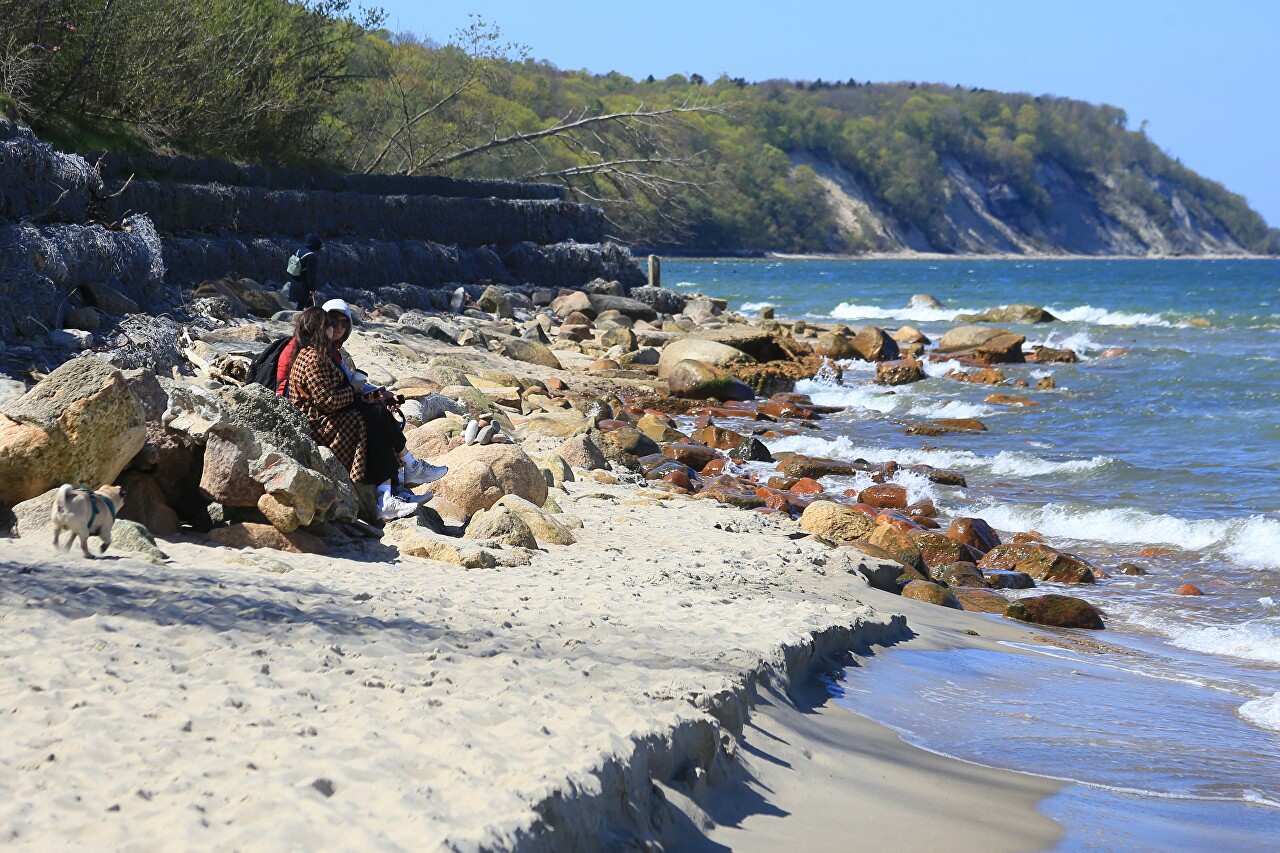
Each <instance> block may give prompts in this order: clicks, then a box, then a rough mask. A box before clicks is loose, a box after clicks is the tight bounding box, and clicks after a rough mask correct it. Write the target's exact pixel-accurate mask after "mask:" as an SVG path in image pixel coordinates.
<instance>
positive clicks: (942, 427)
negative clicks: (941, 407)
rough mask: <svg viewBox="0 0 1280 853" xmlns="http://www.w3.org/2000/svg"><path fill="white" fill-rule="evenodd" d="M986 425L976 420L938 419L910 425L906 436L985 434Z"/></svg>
mask: <svg viewBox="0 0 1280 853" xmlns="http://www.w3.org/2000/svg"><path fill="white" fill-rule="evenodd" d="M986 431H987V425H986V424H984V423H983V422H982V421H980V420H977V419H976V418H938V419H937V420H934V421H927V422H925V423H919V424H911V425H910V426H908V427H907V435H925V436H939V435H951V434H952V433H961V434H963V433H972V432H986Z"/></svg>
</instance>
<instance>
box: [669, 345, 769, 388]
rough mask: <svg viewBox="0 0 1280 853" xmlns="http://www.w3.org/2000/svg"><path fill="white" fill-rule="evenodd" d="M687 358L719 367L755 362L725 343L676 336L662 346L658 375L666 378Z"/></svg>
mask: <svg viewBox="0 0 1280 853" xmlns="http://www.w3.org/2000/svg"><path fill="white" fill-rule="evenodd" d="M687 358H691V359H693V360H695V361H700V362H702V363H704V364H709V365H711V366H712V367H718V368H721V369H728V368H730V367H731V366H733V365H735V364H753V363H755V359H754V358H752V357H751V356H749V355H747V354H746V353H745V352H743V351H742V350H739V349H735V348H734V347H731V346H729V345H727V344H722V343H718V342H716V341H708V340H703V339H702V338H677V339H676V340H674V341H671V342H670V343H668V344H667V345H666V346H664V347H663V348H662V354H661V355H660V356H659V358H658V377H659V378H661V379H666V378H667V377H668V376H670V375H671V371H672V370H674V369H675V366H676V365H677V364H679V363H680V362H682V361H684V360H685V359H687Z"/></svg>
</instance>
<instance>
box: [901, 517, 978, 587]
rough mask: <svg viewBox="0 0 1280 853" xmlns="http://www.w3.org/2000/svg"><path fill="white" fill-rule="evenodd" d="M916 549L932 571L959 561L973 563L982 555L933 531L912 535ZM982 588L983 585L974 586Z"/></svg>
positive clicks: (918, 532) (923, 531)
mask: <svg viewBox="0 0 1280 853" xmlns="http://www.w3.org/2000/svg"><path fill="white" fill-rule="evenodd" d="M912 539H913V541H914V542H915V543H916V547H917V548H919V549H920V557H921V559H923V560H924V564H925V565H926V566H928V567H929V568H930V569H936V568H940V567H942V566H946V565H949V564H951V563H955V562H957V561H973V560H979V559H981V558H982V555H981V554H980V553H978V552H977V551H975V550H974V549H972V548H970V547H969V546H967V545H964V544H963V543H961V542H959V541H957V540H955V539H953V538H951V537H949V536H943V535H942V534H940V533H935V532H933V531H932V530H920V531H917V532H916V533H914V534H912ZM974 585H975V586H981V584H974Z"/></svg>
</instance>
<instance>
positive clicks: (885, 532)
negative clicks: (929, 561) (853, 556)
mask: <svg viewBox="0 0 1280 853" xmlns="http://www.w3.org/2000/svg"><path fill="white" fill-rule="evenodd" d="M867 542H869V543H871V544H872V545H875V546H877V547H879V548H883V549H884V550H886V551H888V552H889V553H890V554H892V555H893V558H894V559H895V560H897V561H898V562H899V563H902V564H903V565H904V566H910V567H911V568H913V569H915V570H916V571H922V570H923V569H924V568H925V565H924V560H922V559H921V558H920V550H919V549H918V548H917V547H916V545H915V543H914V542H913V541H911V537H910V536H909V535H908V534H906V533H904V532H903V531H901V530H899V529H898V528H896V527H893V526H891V525H888V524H881V525H877V526H876V528H875V530H873V531H871V535H870V536H868V537H867Z"/></svg>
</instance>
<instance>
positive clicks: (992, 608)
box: [951, 586, 1009, 613]
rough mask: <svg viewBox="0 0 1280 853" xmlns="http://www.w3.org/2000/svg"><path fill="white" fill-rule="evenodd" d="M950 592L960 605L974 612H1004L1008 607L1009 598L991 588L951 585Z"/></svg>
mask: <svg viewBox="0 0 1280 853" xmlns="http://www.w3.org/2000/svg"><path fill="white" fill-rule="evenodd" d="M951 594H952V595H954V596H955V597H956V600H957V601H959V602H960V606H961V607H963V608H964V609H965V610H969V611H972V612H974V613H1004V612H1005V610H1007V609H1008V607H1009V599H1007V598H1005V597H1004V596H1003V595H1001V594H1000V593H998V592H996V591H995V590H991V589H984V588H982V587H967V586H959V587H956V586H953V587H952V588H951Z"/></svg>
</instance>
